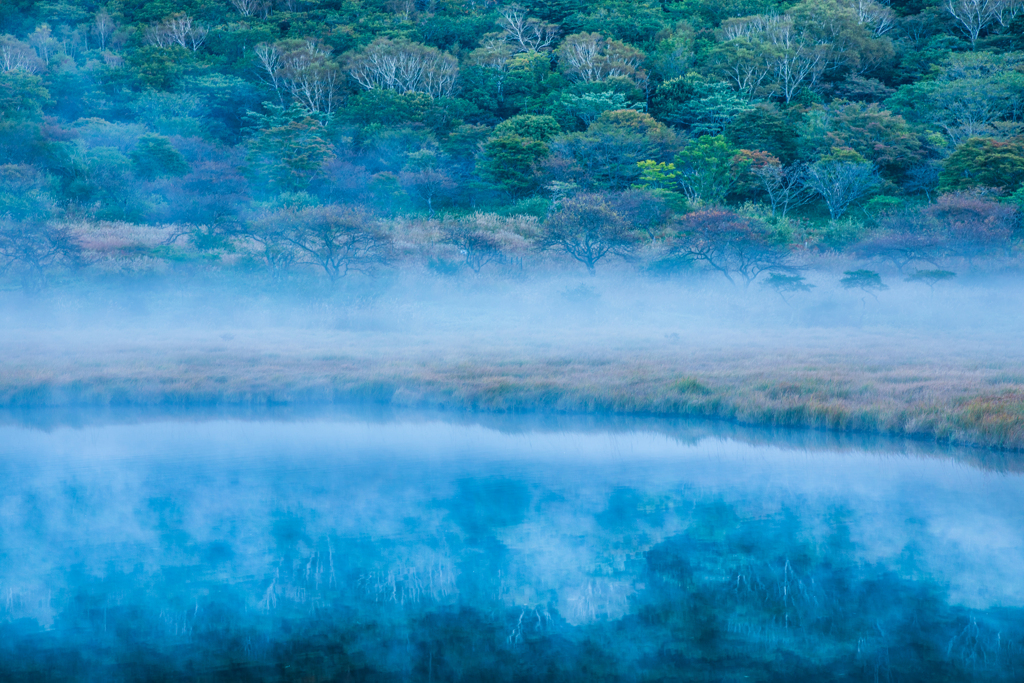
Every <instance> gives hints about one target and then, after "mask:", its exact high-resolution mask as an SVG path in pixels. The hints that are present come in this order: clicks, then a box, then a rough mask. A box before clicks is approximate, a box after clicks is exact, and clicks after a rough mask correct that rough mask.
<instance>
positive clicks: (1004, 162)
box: [939, 138, 1024, 192]
mask: <svg viewBox="0 0 1024 683" xmlns="http://www.w3.org/2000/svg"><path fill="white" fill-rule="evenodd" d="M1021 184H1024V144H1022V143H1020V142H1017V141H1007V142H1000V141H998V140H987V139H984V138H971V139H969V140H967V141H966V142H964V143H963V144H961V145H960V146H959V147H957V148H956V151H955V152H953V153H952V154H951V155H949V157H948V158H947V159H946V160H945V161H944V162H943V164H942V171H941V172H940V173H939V190H940V191H943V192H949V191H955V190H970V189H973V188H976V187H989V188H994V189H996V190H999V191H1001V192H1012V191H1013V190H1015V189H1017V188H1018V187H1020V186H1021Z"/></svg>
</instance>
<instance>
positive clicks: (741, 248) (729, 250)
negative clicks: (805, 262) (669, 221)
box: [668, 209, 790, 287]
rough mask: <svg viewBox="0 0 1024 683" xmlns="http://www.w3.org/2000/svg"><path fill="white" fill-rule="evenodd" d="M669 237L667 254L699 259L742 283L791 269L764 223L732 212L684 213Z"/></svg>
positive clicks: (715, 210)
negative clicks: (770, 271)
mask: <svg viewBox="0 0 1024 683" xmlns="http://www.w3.org/2000/svg"><path fill="white" fill-rule="evenodd" d="M673 233H674V234H673V235H672V236H671V237H670V238H669V240H668V255H669V256H675V257H683V258H688V259H691V260H694V261H699V262H702V263H704V264H706V265H707V266H709V267H710V268H712V269H713V270H716V271H718V272H719V273H721V274H722V275H724V276H725V278H726V279H727V280H728V281H729V282H730V283H732V284H736V280H735V279H734V276H738V277H739V278H740V279H742V280H743V283H744V286H746V287H749V286H750V283H751V282H753V281H754V280H756V279H757V277H758V276H759V275H760V274H761V273H763V272H765V271H769V270H783V271H785V270H790V266H789V265H788V264H787V261H788V254H787V253H786V251H785V250H784V249H783V248H782V247H781V246H780V245H779V244H778V240H777V239H776V238H775V236H774V235H773V234H772V233H771V231H770V230H769V229H768V227H767V226H765V225H764V224H763V223H760V222H759V221H756V220H754V219H751V218H745V217H743V216H740V215H738V214H735V213H733V212H731V211H724V210H721V209H705V210H702V211H695V212H693V213H688V214H686V215H685V216H683V217H682V218H681V219H680V220H679V223H678V224H677V225H676V226H675V229H674V230H673Z"/></svg>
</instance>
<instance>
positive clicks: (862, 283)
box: [839, 270, 889, 301]
mask: <svg viewBox="0 0 1024 683" xmlns="http://www.w3.org/2000/svg"><path fill="white" fill-rule="evenodd" d="M843 275H844V276H845V277H843V279H841V280H840V281H839V284H840V285H842V286H843V289H859V290H860V291H862V292H864V293H866V294H870V295H871V297H872V298H873V299H875V300H876V301H877V300H878V296H876V295H875V292H884V291H885V290H887V289H889V287H888V286H887V285H885V284H884V283H883V282H882V277H881V276H880V275H879V274H878V273H876V272H875V271H873V270H847V271H845V272H844V273H843Z"/></svg>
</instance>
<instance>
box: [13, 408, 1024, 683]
mask: <svg viewBox="0 0 1024 683" xmlns="http://www.w3.org/2000/svg"><path fill="white" fill-rule="evenodd" d="M985 463H986V460H985V458H984V457H980V456H978V454H971V453H969V452H966V451H964V452H959V453H958V452H951V451H942V450H939V449H928V448H927V447H924V446H919V445H916V444H908V443H897V442H886V441H877V440H875V441H868V442H856V441H843V440H840V439H832V438H830V437H824V436H814V435H809V434H808V433H791V434H787V433H769V432H759V431H757V430H749V431H741V430H738V429H736V428H734V427H729V426H726V425H715V424H707V423H698V424H694V425H689V424H682V423H678V422H668V421H654V420H649V421H644V420H633V421H628V420H619V421H607V422H603V421H600V420H587V419H580V420H575V421H574V420H569V419H565V420H548V421H545V420H542V419H529V418H522V419H518V418H494V419H489V420H488V419H485V418H479V419H477V418H472V417H465V416H461V417H460V416H451V415H448V416H445V415H430V414H428V415H424V414H415V413H407V414H401V413H400V414H386V415H382V414H372V415H371V414H366V413H359V412H351V413H349V412H330V413H319V414H309V415H302V414H295V413H294V412H290V413H287V414H275V413H273V412H270V413H265V414H261V415H255V416H254V415H226V414H204V415H194V414H187V413H178V414H148V415H146V414H143V415H140V414H132V415H119V414H117V413H105V414H103V415H89V414H80V415H74V416H70V417H69V416H67V415H56V414H48V413H45V412H40V413H31V414H23V415H17V416H12V415H7V416H5V417H4V419H2V420H0V680H5V681H7V680H11V681H20V680H33V681H36V680H47V681H71V680H89V681H93V680H95V681H117V680H202V681H221V680H223V681H229V680H230V681H235V680H296V681H298V680H301V681H334V680H338V681H347V680H367V681H377V680H387V681H430V682H433V681H456V680H462V681H477V680H496V681H498V680H500V681H533V680H560V681H575V680H580V681H603V680H609V681H611V680H617V681H618V680H621V681H634V680H652V681H654V680H657V681H665V680H678V681H690V680H693V681H758V680H761V681H801V680H805V681H812V680H813V681H831V680H837V681H838V680H851V681H862V680H863V681H881V680H884V681H933V682H934V681H946V680H949V681H959V680H1006V681H1020V680H1024V476H1022V474H1021V471H1020V469H1018V468H1015V467H1013V466H1012V463H1013V460H1012V459H1009V460H1007V461H1005V462H1001V463H1000V464H997V465H992V464H991V463H989V464H988V466H986V464H985ZM1007 463H1009V465H1008V464H1007Z"/></svg>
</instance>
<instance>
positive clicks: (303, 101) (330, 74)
mask: <svg viewBox="0 0 1024 683" xmlns="http://www.w3.org/2000/svg"><path fill="white" fill-rule="evenodd" d="M253 52H254V54H255V55H256V60H257V62H258V64H259V67H260V77H261V78H262V80H263V82H264V83H266V84H267V85H269V86H271V87H272V88H273V89H274V92H275V93H276V94H277V97H278V102H279V103H281V102H283V93H288V94H290V95H291V97H292V100H293V101H294V102H297V103H298V104H300V105H301V106H302V107H303V108H304V109H305V110H306V111H308V112H309V113H311V114H326V115H328V116H330V115H331V114H333V113H334V111H335V110H336V109H337V108H338V107H339V106H340V105H341V99H342V98H341V86H342V75H341V68H340V67H339V66H338V64H337V62H335V61H334V60H333V59H332V58H331V48H330V47H327V46H324V45H323V44H321V43H318V42H316V41H313V40H288V41H281V42H280V43H278V44H275V45H270V44H268V43H260V44H259V45H257V46H256V47H255V49H254V51H253Z"/></svg>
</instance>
